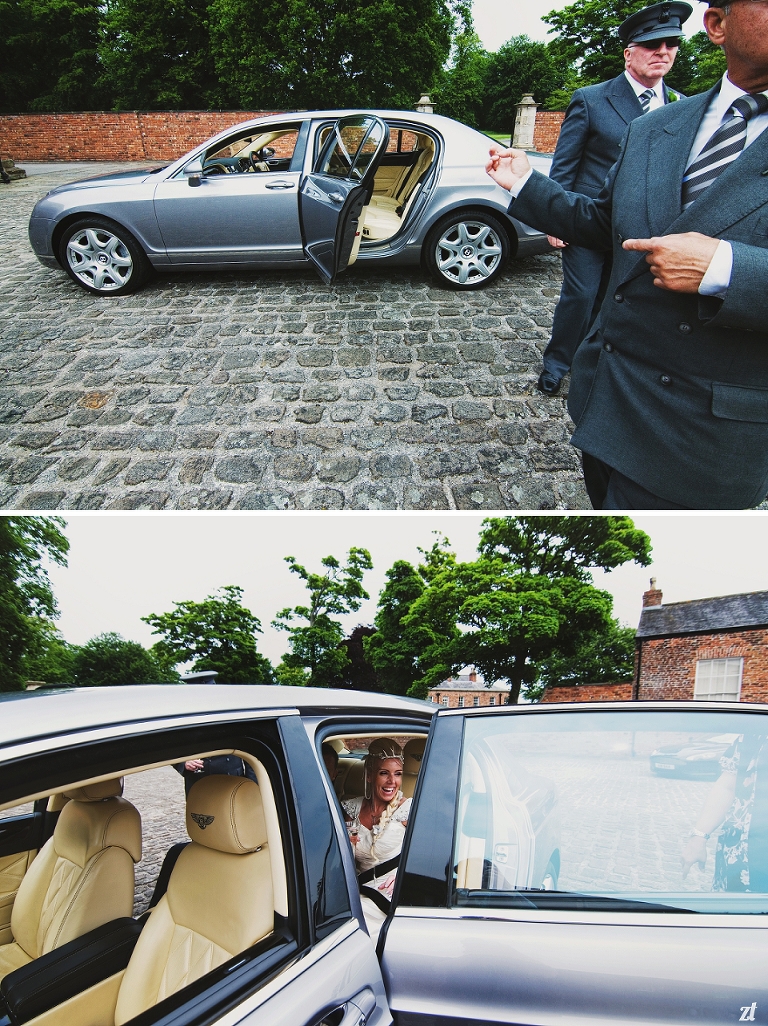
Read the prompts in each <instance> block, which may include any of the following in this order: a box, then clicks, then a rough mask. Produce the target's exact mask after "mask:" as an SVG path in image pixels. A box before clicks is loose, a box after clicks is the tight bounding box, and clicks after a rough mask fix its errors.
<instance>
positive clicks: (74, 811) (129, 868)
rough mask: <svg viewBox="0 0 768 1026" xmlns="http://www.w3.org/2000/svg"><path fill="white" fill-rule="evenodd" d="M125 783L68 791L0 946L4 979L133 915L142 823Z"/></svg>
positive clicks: (23, 885)
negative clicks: (7, 941)
mask: <svg viewBox="0 0 768 1026" xmlns="http://www.w3.org/2000/svg"><path fill="white" fill-rule="evenodd" d="M122 792H123V782H122V780H119V779H116V780H105V781H101V782H100V783H98V784H88V785H86V786H85V787H78V788H73V789H72V790H71V791H66V792H65V796H66V797H67V798H69V799H70V801H68V802H67V803H66V805H65V806H64V808H63V809H62V810H61V814H60V816H59V819H58V822H57V823H56V828H55V830H54V831H53V836H52V837H51V838H50V839H49V840H48V841H47V842H46V843H45V844H44V845H43V847H42V848H41V850H40V853H39V854H38V855H37V857H36V858H35V859H34V861H33V862H32V864H31V866H30V867H29V869H28V870H27V872H26V874H25V875H24V878H23V880H22V881H21V884H20V885H19V890H18V893H17V895H16V900H15V902H14V904H13V912H12V913H11V932H12V934H13V940H12V941H11V943H10V944H3V945H2V946H0V979H2V977H3V976H5V975H6V974H7V973H9V972H11V971H12V970H14V969H18V968H19V967H20V966H22V965H26V964H27V963H28V962H31V961H32V960H33V959H35V958H39V957H40V955H44V954H45V953H46V952H48V951H52V950H53V949H54V948H58V947H60V946H61V945H62V944H66V943H67V941H71V940H74V939H75V938H76V937H80V936H82V934H84V933H88V931H89V930H95V929H96V927H97V926H102V925H103V924H104V923H108V922H109V921H110V920H112V919H118V918H120V917H122V916H130V915H132V914H133V892H134V875H133V866H134V863H135V862H138V861H139V859H140V858H141V817H140V816H139V813H138V811H137V810H136V808H134V806H133V805H131V803H130V802H128V801H126V800H125V799H124V798H121V797H120V795H121V794H122Z"/></svg>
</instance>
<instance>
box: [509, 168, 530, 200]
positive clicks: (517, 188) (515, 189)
mask: <svg viewBox="0 0 768 1026" xmlns="http://www.w3.org/2000/svg"><path fill="white" fill-rule="evenodd" d="M532 174H533V168H532V167H531V168H529V169H528V170H527V171H526V172H525V174H524V175H523V177H522V178H521V179H520V181H519V182H517V183H516V184H515V185H513V186H512V188H511V189H510V190H509V193H510V195H511V197H512V199H517V197H518V196H519V195H520V193H521V192H522V191H523V186H524V185H525V183H526V182H527V181H528V179H529V178H530V177H531V175H532Z"/></svg>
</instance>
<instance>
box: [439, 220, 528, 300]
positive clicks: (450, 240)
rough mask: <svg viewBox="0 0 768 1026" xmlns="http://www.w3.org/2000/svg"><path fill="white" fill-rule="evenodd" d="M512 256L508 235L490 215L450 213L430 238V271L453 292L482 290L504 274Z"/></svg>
mask: <svg viewBox="0 0 768 1026" xmlns="http://www.w3.org/2000/svg"><path fill="white" fill-rule="evenodd" d="M508 256H509V239H508V237H507V233H506V231H505V230H504V228H503V227H502V225H501V224H500V222H499V221H497V220H496V218H495V217H492V216H491V215H490V214H487V213H485V212H481V211H467V212H457V213H455V214H449V215H448V217H444V218H443V219H442V220H441V221H438V223H437V224H436V225H435V227H434V228H433V229H432V231H431V232H430V233H429V235H428V236H427V241H426V245H425V262H426V265H427V269H428V270H429V272H430V273H431V275H432V277H433V278H435V279H436V280H437V281H438V282H439V283H440V284H441V285H444V286H447V287H448V288H451V289H481V288H484V287H485V286H486V285H490V284H491V282H492V281H494V280H495V279H496V278H498V276H499V275H500V274H501V272H502V270H503V269H504V265H505V263H506V262H507V258H508Z"/></svg>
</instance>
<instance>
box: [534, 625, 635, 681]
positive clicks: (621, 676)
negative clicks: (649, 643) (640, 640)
mask: <svg viewBox="0 0 768 1026" xmlns="http://www.w3.org/2000/svg"><path fill="white" fill-rule="evenodd" d="M634 672H635V629H634V627H623V626H622V625H621V624H620V623H619V622H618V620H612V621H611V623H610V624H608V625H607V627H606V629H605V630H604V631H602V632H600V633H599V634H594V635H588V636H587V637H586V638H585V639H584V640H583V641H582V642H581V643H580V644H579V646H578V647H577V649H576V651H575V653H574V654H573V655H569V656H564V655H562V654H561V653H560V652H553V653H552V654H551V655H549V656H546V657H545V658H544V659H543V660H541V662H539V663H538V665H537V676H536V680H535V682H534V683H533V684H532V685H531V686H530V687H529V688H528V689H527V690H526V697H527V698H530V699H531V700H532V701H536V700H537V699H539V698H541V696H542V695H543V694H544V689H545V688H546V687H554V686H555V685H557V684H604V683H613V682H614V681H622V682H626V681H631V680H632V679H633V678H634Z"/></svg>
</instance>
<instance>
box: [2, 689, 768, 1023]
mask: <svg viewBox="0 0 768 1026" xmlns="http://www.w3.org/2000/svg"><path fill="white" fill-rule="evenodd" d="M767 717H768V706H765V705H762V706H758V705H747V704H744V703H736V702H729V703H708V702H690V703H683V702H626V703H604V704H599V703H589V704H574V705H528V706H489V705H484V706H478V707H472V708H445V707H443V706H441V705H437V704H432V703H427V702H420V701H418V700H415V699H408V698H399V697H395V696H392V695H381V694H372V693H365V692H355V691H334V690H330V689H327V690H326V689H317V688H291V687H263V686H257V687H248V686H232V687H230V686H225V685H222V686H216V685H197V686H184V685H160V686H144V687H115V688H80V689H77V688H71V689H63V690H57V691H51V690H48V691H46V690H42V689H41V690H38V691H34V692H27V693H24V694H18V695H3V696H0V1024H1V1026H22V1024H29V1026H73V1024H77V1026H123V1024H126V1023H132V1024H134V1026H214V1024H215V1026H235V1024H240V1026H392V1024H393V1023H394V1026H586V1024H590V1026H680V1024H684V1023H690V1024H693V1023H695V1024H697V1026H721V1024H723V1023H734V1022H756V1023H762V1022H765V1018H766V1009H768V974H766V965H768V918H767V917H768V779H767V778H766V774H767V773H768V756H767V753H768V719H767ZM726 734H727V735H730V736H731V737H732V738H733V743H732V744H731V745H729V746H728V748H727V750H726V751H725V752H724V753H723V756H722V757H721V760H720V767H719V768H720V775H719V777H718V779H717V780H714V781H713V780H701V779H693V778H691V779H684V778H680V777H675V778H673V777H664V776H659V775H658V774H656V773H653V772H652V771H651V768H650V766H649V755H650V753H651V752H653V751H655V750H657V749H660V748H661V749H663V748H664V747H666V746H668V745H671V744H675V743H678V744H680V743H682V742H686V743H689V744H694V743H696V742H698V741H701V740H703V739H706V738H712V736H713V735H717V736H721V735H726ZM384 738H387V739H390V740H389V741H388V745H389V748H388V749H385V750H388V751H394V750H395V749H394V745H395V744H396V745H397V746H399V747H400V750H401V752H402V754H401V755H400V756H398V757H396V759H395V762H397V761H400V762H401V764H402V767H401V768H400V767H397V766H395V767H394V768H393V767H392V766H391V760H388V759H385V760H384V761H385V762H389V763H390V772H393V773H394V775H395V776H394V779H395V783H396V786H397V787H398V791H397V792H396V797H395V798H394V799H393V802H394V803H395V804H396V808H397V810H400V809H401V808H402V809H403V810H406V806H405V804H404V801H403V799H404V800H405V801H410V805H408V806H407V811H406V815H404V816H401V817H400V819H399V820H397V821H395V820H394V819H391V820H388V821H387V823H386V825H382V823H381V821H378V830H379V832H380V833H379V834H377V832H376V831H377V823H376V822H373V823H372V826H371V828H370V830H369V832H368V840H367V842H366V843H367V844H369V847H368V848H367V849H366V850H367V851H369V853H370V856H369V858H370V860H371V861H373V863H374V865H373V871H372V870H371V869H365V868H364V866H363V865H362V863H360V861H359V860H358V858H357V857H356V852H357V844H358V843H360V842H361V840H364V835H363V830H364V826H363V823H362V820H359V821H357V820H355V819H354V818H353V817H354V813H353V812H350V809H353V808H357V809H358V810H360V809H362V803H363V802H364V801H365V795H366V794H367V795H368V798H369V799H370V795H371V788H372V782H373V781H374V773H375V772H378V773H381V768H382V766H383V765H384V763H383V762H381V761H380V762H379V763H376V761H375V755H374V760H373V762H371V760H370V759H369V760H366V761H361V760H360V759H359V758H355V753H356V752H360V751H363V750H369V749H373V748H374V745H375V744H376V742H377V740H378V742H379V743H380V744H381V743H382V740H383V739H384ZM329 748H332V749H333V753H330V752H329V751H328V749H329ZM380 758H381V757H380ZM377 786H378V785H377ZM393 808H394V807H393ZM382 818H383V817H382ZM392 824H394V826H392ZM390 828H392V829H394V830H395V833H397V832H398V831H399V834H398V843H397V844H395V846H394V848H392V847H390V849H389V850H388V851H386V852H384V851H382V852H381V853H380V854H376V845H377V844H378V843H379V841H378V837H379V835H381V836H382V837H383V836H384V835H385V834H386V833H387V831H389V830H390ZM381 843H382V844H384V841H382V842H381ZM387 843H389V842H387ZM393 851H394V852H399V853H398V854H393ZM392 871H394V887H393V889H392V890H388V891H385V890H384V889H382V888H379V889H374V887H373V886H372V884H374V885H375V884H376V882H377V873H378V874H379V876H380V877H382V878H383V879H384V880H386V879H388V875H389V874H390V873H391V872H392ZM373 897H375V898H376V899H377V900H376V901H375V902H372V898H373Z"/></svg>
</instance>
